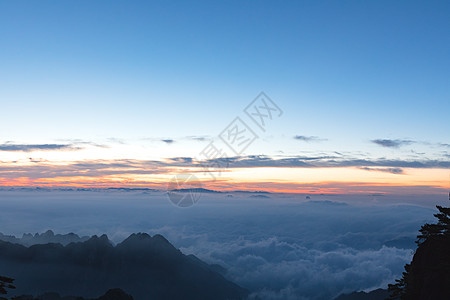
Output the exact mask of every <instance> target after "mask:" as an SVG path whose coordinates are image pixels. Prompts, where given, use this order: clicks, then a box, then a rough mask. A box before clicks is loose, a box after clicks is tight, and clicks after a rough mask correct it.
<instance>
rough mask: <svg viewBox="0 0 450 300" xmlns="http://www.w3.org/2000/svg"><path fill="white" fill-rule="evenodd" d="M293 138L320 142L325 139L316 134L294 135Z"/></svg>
mask: <svg viewBox="0 0 450 300" xmlns="http://www.w3.org/2000/svg"><path fill="white" fill-rule="evenodd" d="M294 139H296V140H298V141H303V142H322V141H326V139H321V138H319V137H318V136H306V135H296V136H294Z"/></svg>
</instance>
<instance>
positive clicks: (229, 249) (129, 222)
mask: <svg viewBox="0 0 450 300" xmlns="http://www.w3.org/2000/svg"><path fill="white" fill-rule="evenodd" d="M436 199H438V202H441V203H438V204H442V201H441V200H442V199H444V196H443V197H442V199H441V198H436ZM436 199H433V200H432V201H428V202H425V203H426V205H422V206H420V205H411V204H407V203H405V202H407V199H406V200H405V199H400V198H398V199H386V198H383V197H378V196H364V195H362V196H344V195H342V196H331V195H321V196H311V199H307V200H306V199H305V195H282V194H268V195H266V196H265V197H264V196H262V195H260V194H239V193H230V194H213V193H205V194H203V195H202V197H201V199H200V201H199V203H197V204H196V205H194V206H192V207H189V208H178V207H176V206H174V205H173V204H171V202H170V201H169V200H168V198H167V195H165V193H163V192H153V191H122V192H121V191H66V192H63V191H45V190H43V191H0V232H2V233H4V234H13V235H16V236H21V235H22V234H23V233H35V232H40V233H42V232H45V231H46V230H48V229H52V230H53V231H55V233H68V232H74V233H77V234H79V235H81V236H84V235H93V234H97V235H99V234H103V233H106V234H108V236H109V238H110V239H111V240H113V241H114V242H120V241H122V240H123V239H124V238H126V237H127V236H128V235H129V234H131V233H133V232H147V233H150V234H156V233H160V234H163V235H164V236H165V237H166V238H167V239H168V240H169V241H170V242H171V243H172V244H174V246H176V247H177V248H179V249H180V250H181V251H182V252H183V253H185V254H194V255H196V256H197V257H199V258H200V259H202V260H204V261H206V262H207V263H210V264H220V265H221V266H223V267H225V268H226V269H227V273H226V277H227V278H229V279H230V280H232V281H234V282H236V283H238V284H239V285H241V286H243V287H245V288H247V289H249V290H250V291H251V292H252V297H253V296H259V297H260V298H262V299H333V298H334V297H336V296H338V295H339V294H341V293H344V292H352V291H356V290H371V289H375V288H379V287H383V288H385V287H386V286H387V284H388V283H391V282H393V281H394V280H395V279H396V278H399V277H400V276H401V273H402V271H403V266H404V265H405V264H406V263H408V262H410V260H411V258H412V255H413V253H414V249H415V244H414V240H415V236H416V235H417V233H418V229H419V228H420V226H421V225H422V224H424V223H425V222H433V221H434V218H433V213H435V209H433V208H432V204H434V203H432V202H433V201H434V202H436V201H435V200H436ZM425 200H426V199H425ZM412 202H414V201H412Z"/></svg>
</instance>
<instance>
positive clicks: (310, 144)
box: [0, 1, 450, 195]
mask: <svg viewBox="0 0 450 300" xmlns="http://www.w3.org/2000/svg"><path fill="white" fill-rule="evenodd" d="M449 13H450V4H449V3H448V2H447V1H431V2H427V3H424V2H423V1H395V2H392V1H376V2H375V1H374V2H367V1H364V2H362V1H284V2H282V3H275V2H271V1H257V2H256V1H227V2H226V3H225V2H223V3H220V2H211V1H192V2H189V3H187V2H183V1H172V2H170V3H168V2H164V1H152V2H147V1H127V2H125V1H77V2H69V1H63V2H61V1H39V2H30V1H0V37H1V38H0V105H1V107H2V112H3V113H2V117H1V118H0V126H1V128H3V130H2V133H1V135H0V185H1V186H3V187H5V188H6V187H8V188H9V187H24V186H25V187H30V186H31V187H36V186H39V187H67V186H75V187H147V188H156V189H164V188H166V186H167V183H168V182H169V181H170V180H171V179H172V178H173V176H176V175H177V174H195V175H196V178H198V180H199V181H200V182H201V184H202V186H203V187H205V188H211V189H218V190H267V191H276V192H291V193H292V192H294V193H295V192H301V193H311V194H316V193H339V194H352V193H356V194H368V193H381V194H405V193H409V194H433V195H445V194H446V193H448V190H449V188H450V170H449V169H450V140H449V135H448V132H449V129H450V121H449V119H448V111H449V110H450V101H449V100H450V82H449V81H450V56H449V55H448V53H450V20H449V18H448V15H449ZM261 92H264V94H262V97H263V100H264V101H266V102H264V103H266V104H268V105H269V107H271V108H272V109H273V110H267V106H266V107H265V108H266V110H265V108H264V105H262V103H263V102H260V101H261V97H260V96H261V94H260V93H261ZM254 100H255V101H256V102H253V101H254ZM255 104H256V107H257V108H258V107H259V109H260V113H261V114H264V116H265V117H262V116H261V115H260V116H255V115H252V109H254V108H255ZM247 107H249V109H250V113H249V114H247V113H246V108H247ZM247 112H249V110H248V109H247ZM254 112H255V111H253V113H254ZM272 113H273V115H272ZM252 116H253V118H254V119H255V120H256V121H255V120H252ZM237 117H239V119H237V121H236V118H237ZM259 117H261V118H263V119H264V121H265V123H264V128H261V127H259V126H258V124H257V123H258V120H261V119H258V118H259ZM234 122H238V124H240V126H241V127H242V126H244V127H242V128H247V131H246V132H247V133H252V134H253V135H251V137H253V139H252V140H251V141H252V142H251V143H249V144H248V146H247V147H245V149H243V150H242V151H240V150H238V151H236V149H235V147H233V146H232V147H231V148H230V147H229V144H230V140H229V138H230V132H231V133H232V132H233V129H236V128H238V127H234V126H236V124H237V123H234ZM239 122H240V123H239ZM242 124H244V125H242ZM245 126H246V127H245ZM227 134H228V140H227V138H224V135H227ZM221 136H222V138H221ZM245 140H246V139H243V141H245ZM211 145H213V146H215V147H216V148H217V149H219V150H221V151H220V155H219V156H217V155H216V156H214V157H212V156H205V155H203V154H204V153H205V149H210V150H211V148H208V147H210V146H211ZM208 153H209V154H211V152H208ZM224 161H225V162H226V164H225V165H223V164H222V165H220V167H217V168H206V169H205V165H208V166H209V165H214V166H218V165H219V164H220V163H223V162H224Z"/></svg>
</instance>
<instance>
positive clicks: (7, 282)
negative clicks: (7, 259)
mask: <svg viewBox="0 0 450 300" xmlns="http://www.w3.org/2000/svg"><path fill="white" fill-rule="evenodd" d="M13 282H14V279H12V278H9V277H5V276H0V294H1V295H6V294H7V293H8V291H7V290H6V289H15V288H16V287H15V286H14V285H13V284H12V283H13ZM3 299H6V298H4V297H0V300H3Z"/></svg>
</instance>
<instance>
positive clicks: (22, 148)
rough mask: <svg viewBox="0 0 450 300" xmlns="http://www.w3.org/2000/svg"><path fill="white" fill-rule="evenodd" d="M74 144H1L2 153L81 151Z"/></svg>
mask: <svg viewBox="0 0 450 300" xmlns="http://www.w3.org/2000/svg"><path fill="white" fill-rule="evenodd" d="M80 149H81V148H80V147H78V146H75V145H74V144H10V143H4V144H0V151H10V152H32V151H56V150H80Z"/></svg>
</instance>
